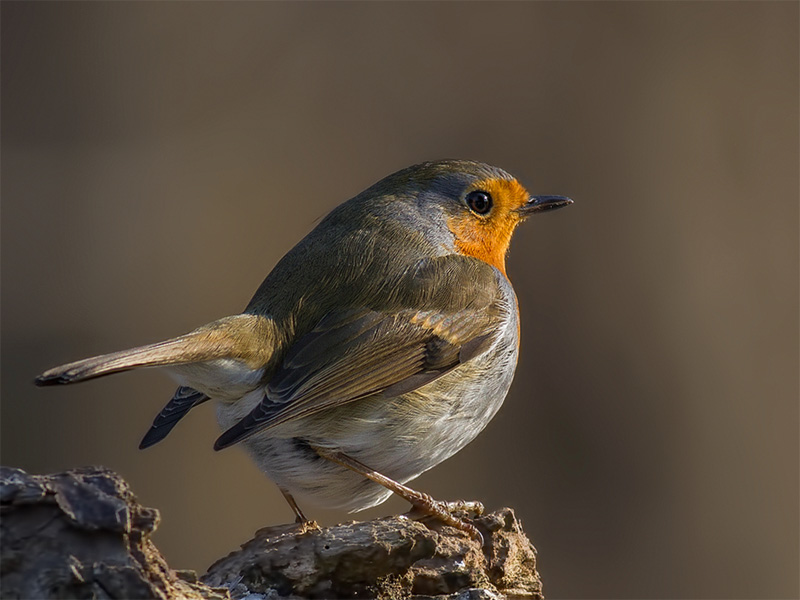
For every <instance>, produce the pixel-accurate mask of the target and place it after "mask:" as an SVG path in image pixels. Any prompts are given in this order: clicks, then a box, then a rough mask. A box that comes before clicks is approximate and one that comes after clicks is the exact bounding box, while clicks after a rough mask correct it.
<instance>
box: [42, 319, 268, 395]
mask: <svg viewBox="0 0 800 600" xmlns="http://www.w3.org/2000/svg"><path fill="white" fill-rule="evenodd" d="M275 338H276V336H275V328H274V324H273V322H272V321H271V320H270V319H267V318H265V317H260V316H256V315H247V314H245V315H236V316H233V317H226V318H224V319H220V320H219V321H214V322H213V323H209V324H208V325H204V326H203V327H200V328H199V329H196V330H195V331H192V332H191V333H187V334H186V335H182V336H180V337H176V338H173V339H171V340H165V341H163V342H156V343H155V344H149V345H147V346H140V347H138V348H131V349H130V350H121V351H120V352H113V353H111V354H104V355H102V356H95V357H93V358H86V359H84V360H79V361H77V362H73V363H69V364H66V365H61V366H60V367H54V368H52V369H49V370H47V371H45V372H44V373H42V374H41V375H39V376H38V377H37V378H36V380H35V383H36V385H40V386H44V385H57V384H65V383H77V382H79V381H85V380H87V379H94V378H95V377H103V376H104V375H111V374H112V373H120V372H122V371H129V370H131V369H136V368H138V367H162V366H166V365H181V364H188V363H197V362H205V361H209V360H214V359H218V358H233V359H239V360H241V361H242V362H244V363H245V364H247V365H248V366H251V367H253V368H259V367H263V366H265V365H267V364H268V363H269V361H270V358H271V356H272V354H273V349H274V348H275V341H276V339H275Z"/></svg>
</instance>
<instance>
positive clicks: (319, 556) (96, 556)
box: [0, 467, 543, 600]
mask: <svg viewBox="0 0 800 600" xmlns="http://www.w3.org/2000/svg"><path fill="white" fill-rule="evenodd" d="M0 511H1V512H0V514H2V520H1V521H0V533H1V534H2V546H0V577H1V579H0V597H2V598H159V599H168V600H170V599H173V598H174V599H177V598H186V599H190V600H194V599H208V600H222V599H225V598H233V599H239V598H247V599H248V600H278V599H283V598H285V599H292V600H297V599H300V598H386V599H389V598H415V599H416V600H423V599H428V598H433V597H436V598H440V599H441V598H447V599H448V600H456V599H458V600H462V599H463V600H467V599H479V598H500V597H504V596H508V597H514V598H543V595H542V584H541V580H540V579H539V575H538V573H537V571H536V550H535V549H534V548H533V546H532V545H531V543H530V541H528V538H527V537H526V536H525V534H524V533H523V531H522V528H521V526H520V523H519V521H518V520H517V518H516V517H515V515H514V512H513V511H512V510H511V509H508V508H504V509H501V510H499V511H496V512H493V513H490V514H487V515H483V516H480V517H476V518H475V519H474V520H473V522H474V524H475V526H476V527H477V528H478V529H479V530H480V532H481V533H482V534H483V537H484V540H485V542H484V544H483V546H482V547H481V545H480V543H479V542H478V541H476V540H473V539H471V538H469V537H467V536H466V535H465V534H464V533H463V532H461V531H458V530H456V529H453V528H452V527H448V526H445V525H442V524H441V523H439V522H437V521H434V520H432V519H431V520H425V521H415V520H411V519H408V518H406V517H403V516H398V517H387V518H383V519H375V520H372V521H364V522H351V523H345V524H341V525H335V526H333V527H325V528H321V527H317V526H316V525H314V524H305V525H299V524H291V525H281V526H276V527H266V528H264V529H260V530H259V531H257V532H256V534H255V537H254V538H253V539H252V540H250V541H248V542H246V543H245V544H243V545H242V547H241V549H240V550H237V551H235V552H232V553H231V554H230V555H228V556H227V557H225V558H221V559H220V560H218V561H217V562H215V563H214V564H213V565H212V566H211V568H210V569H209V570H208V572H207V573H206V574H205V575H203V576H202V577H201V578H199V579H198V578H197V576H196V575H195V574H194V572H192V571H176V570H173V569H171V568H170V567H169V565H167V563H166V561H165V560H164V558H163V557H162V556H161V554H160V552H159V551H158V549H157V548H156V547H155V546H154V545H153V543H152V542H151V541H150V534H151V533H152V532H153V531H154V530H155V528H156V527H157V526H158V522H159V514H158V511H157V510H155V509H152V508H145V507H143V506H142V505H140V504H139V503H138V502H137V501H136V498H135V497H134V495H133V493H132V492H131V490H130V487H129V486H128V484H127V483H126V482H125V481H124V480H123V479H122V478H121V477H119V476H118V475H117V474H116V473H114V472H112V471H110V470H108V469H104V468H96V467H85V468H80V469H74V470H71V471H66V472H64V473H57V474H54V475H45V476H37V475H29V474H27V473H25V472H24V471H21V470H19V469H13V468H7V467H0Z"/></svg>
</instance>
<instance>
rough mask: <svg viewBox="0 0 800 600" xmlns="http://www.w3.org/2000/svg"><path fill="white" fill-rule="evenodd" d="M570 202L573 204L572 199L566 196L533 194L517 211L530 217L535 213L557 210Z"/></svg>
mask: <svg viewBox="0 0 800 600" xmlns="http://www.w3.org/2000/svg"><path fill="white" fill-rule="evenodd" d="M569 204H572V199H571V198H567V197H566V196H531V199H530V200H528V202H526V203H525V204H523V205H522V206H520V207H519V208H518V209H517V211H518V212H520V213H522V215H524V216H526V217H528V216H530V215H532V214H534V213H540V212H544V211H546V210H555V209H557V208H561V207H562V206H567V205H569Z"/></svg>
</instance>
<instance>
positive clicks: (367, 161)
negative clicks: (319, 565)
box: [2, 2, 800, 598]
mask: <svg viewBox="0 0 800 600" xmlns="http://www.w3.org/2000/svg"><path fill="white" fill-rule="evenodd" d="M442 157H464V158H476V159H480V160H484V161H487V162H490V163H493V164H497V165H499V166H502V167H504V168H506V169H507V170H509V171H511V172H512V173H514V174H516V175H517V176H518V177H519V178H520V179H521V180H522V181H523V183H525V184H527V186H528V188H529V189H530V190H531V191H533V192H537V193H559V194H568V195H570V196H572V197H573V198H575V200H576V203H575V205H574V206H572V207H570V208H569V209H567V210H564V211H560V212H558V213H554V214H548V215H545V216H542V217H538V218H536V219H535V220H533V221H531V222H529V223H528V224H527V225H526V226H525V227H524V228H523V229H522V230H520V232H519V233H518V234H517V236H516V239H515V242H514V244H513V247H512V252H511V256H510V263H509V273H510V277H511V279H512V280H513V281H514V283H515V286H516V289H517V292H518V295H519V299H520V304H521V310H522V319H523V343H522V355H521V360H520V365H519V369H518V373H517V378H516V381H515V383H514V386H513V388H512V391H511V393H510V395H509V397H508V399H507V401H506V404H505V406H504V408H503V410H502V411H501V412H500V414H499V415H498V416H497V418H496V419H495V420H494V421H493V423H492V424H491V425H490V426H489V428H488V429H487V430H486V431H485V433H484V434H483V435H482V436H480V437H479V438H478V440H476V441H475V442H474V443H473V444H472V445H471V446H469V447H468V448H467V449H465V450H464V451H463V452H461V453H460V454H459V455H457V456H456V457H454V458H453V459H451V460H450V461H448V462H447V463H445V464H443V465H441V466H440V467H439V468H436V469H434V470H433V471H431V472H429V473H427V474H426V475H424V476H423V477H421V478H420V479H419V480H417V485H416V486H417V487H419V488H421V489H424V490H426V491H428V492H430V493H432V494H433V495H434V496H436V497H441V498H450V499H456V498H470V499H472V498H480V499H481V500H483V501H484V502H485V503H486V504H487V506H488V507H489V508H497V507H500V506H502V505H510V506H513V507H516V509H517V510H518V512H519V514H520V515H521V516H522V518H523V519H524V522H525V526H526V529H527V531H528V533H529V534H530V536H531V537H532V539H533V541H534V543H535V545H536V546H537V548H538V549H539V552H540V561H541V570H542V573H543V576H544V578H545V586H546V587H545V591H546V593H547V594H548V596H549V597H554V598H555V597H562V598H563V597H593V598H622V597H684V598H689V597H692V598H755V597H759V598H767V597H769V598H788V597H792V598H796V597H797V596H798V594H799V593H800V590H798V564H799V563H800V559H799V558H798V530H799V529H800V525H799V524H798V4H797V3H793V2H786V3H767V2H764V3H746V2H739V3H589V4H583V3H563V4H560V3H559V4H553V3H530V4H526V3H510V4H505V3H502V4H501V3H498V4H495V3H468V4H453V3H443V4H438V3H437V4H417V3H408V4H406V3H403V4H362V3H357V4H349V3H336V4H316V3H299V4H290V3H236V4H230V3H226V4H222V3H219V4H218V3H122V4H119V3H55V4H49V3H8V2H4V3H3V4H2V462H3V464H6V465H13V466H18V467H22V468H24V469H27V470H30V471H32V472H37V473H42V472H52V471H57V470H60V469H66V468H70V467H75V466H79V465H85V464H103V465H106V466H108V467H111V468H113V469H116V470H118V471H119V472H120V473H122V474H123V475H124V476H125V477H127V478H128V479H129V480H130V482H131V483H132V485H133V489H134V490H135V492H136V493H137V494H138V496H139V498H140V500H141V501H142V502H143V503H144V504H146V505H149V506H155V507H158V508H159V509H160V510H161V512H162V517H163V522H162V525H161V527H160V529H159V531H158V532H157V535H156V543H157V544H158V545H159V547H160V548H161V549H162V550H163V551H164V552H165V554H166V556H167V558H168V559H169V560H170V561H171V563H172V564H173V566H175V567H183V568H195V569H199V570H205V568H206V567H207V566H208V565H209V564H210V562H211V561H212V560H213V559H215V558H217V557H219V556H222V555H223V554H225V553H226V552H228V551H230V550H232V549H234V548H235V547H236V546H237V544H239V543H240V542H243V541H244V540H246V539H248V538H249V536H250V535H251V534H252V533H253V531H254V530H255V529H257V528H258V527H261V526H264V525H269V524H276V523H281V522H287V521H289V520H290V519H291V517H292V515H291V512H290V510H289V508H288V506H287V505H286V504H285V503H284V501H283V499H282V498H281V496H280V494H279V492H278V490H277V489H276V488H275V487H274V486H273V485H272V484H271V483H270V482H269V481H267V480H266V479H265V478H264V477H262V476H261V475H260V474H259V473H258V472H257V471H256V469H255V467H254V466H253V465H251V464H250V462H249V461H248V459H247V458H246V457H245V455H244V453H242V452H241V451H240V450H238V449H231V450H228V451H225V452H220V453H215V452H213V451H212V449H211V445H212V443H213V441H214V439H215V437H216V435H217V427H216V424H215V421H214V414H213V412H214V411H213V409H212V407H211V406H210V405H209V406H202V407H200V408H199V409H198V410H196V411H194V412H193V413H192V414H191V415H190V416H189V417H188V418H187V419H186V420H185V421H184V422H182V423H181V424H180V425H179V426H178V427H177V428H176V430H175V431H174V432H173V434H172V435H171V436H170V437H169V438H168V439H167V440H166V441H165V442H163V443H162V444H160V445H158V446H156V447H154V448H152V449H150V450H148V451H145V452H140V451H138V450H137V445H138V442H139V440H140V438H141V436H142V435H143V434H144V433H145V431H146V430H147V428H148V426H149V425H150V422H151V420H152V418H153V417H154V416H155V415H156V413H157V412H158V411H159V410H160V409H161V407H162V405H163V404H164V403H165V402H166V401H167V400H168V399H169V397H170V395H171V393H172V392H173V390H174V387H175V386H174V384H173V383H172V382H171V381H169V380H168V379H167V378H166V377H164V376H163V375H162V374H160V373H157V372H139V373H127V374H123V375H119V376H116V377H112V378H107V379H103V380H99V381H95V382H91V383H87V384H84V385H80V386H76V387H72V388H59V389H36V388H34V387H33V385H32V384H31V381H32V379H33V377H34V376H35V375H36V374H37V373H38V372H40V371H41V370H43V369H45V368H47V367H50V366H53V365H55V364H58V363H62V362H67V361H70V360H73V359H77V358H83V357H85V356H88V355H92V354H97V353H102V352H107V351H111V350H116V349H120V348H124V347H129V346H133V345H138V344H141V343H144V342H150V341H155V340H158V339H161V338H164V337H169V336H173V335H176V334H178V333H182V332H184V331H187V330H189V329H192V328H194V327H195V326H197V325H200V324H202V323H205V322H207V321H210V320H212V319H215V318H217V317H221V316H224V315H227V314H232V313H236V312H239V311H240V310H241V309H242V308H243V307H244V306H245V304H246V303H247V301H248V300H249V298H250V296H251V294H252V293H253V292H254V290H255V289H256V287H257V286H258V284H259V283H260V282H261V280H262V278H263V277H264V276H265V275H266V273H267V272H268V271H269V270H270V269H271V268H272V266H273V265H274V264H275V262H276V261H277V260H278V259H279V258H280V257H281V256H282V255H283V253H285V252H286V251H287V250H288V249H289V248H290V247H291V246H292V245H293V244H294V243H296V242H297V241H298V240H299V239H300V238H301V237H302V236H303V235H304V234H305V233H307V232H308V231H309V230H310V229H311V228H312V227H313V226H314V224H315V223H316V222H317V220H318V219H319V218H320V217H321V216H322V215H324V214H325V213H327V212H328V211H329V210H330V209H332V208H333V207H334V206H335V205H336V204H338V203H339V202H341V201H344V200H346V199H347V198H349V197H351V196H352V195H354V194H356V193H357V192H359V191H361V190H362V189H363V188H365V187H366V186H368V185H370V184H371V183H373V182H374V181H376V180H377V179H379V178H381V177H383V176H384V175H386V174H388V173H390V172H393V171H395V170H397V169H399V168H401V167H404V166H406V165H409V164H412V163H415V162H419V161H422V160H427V159H434V158H442ZM405 509H406V505H405V504H404V503H403V502H400V501H397V500H392V501H390V502H389V503H387V504H385V505H383V506H381V507H378V508H377V509H375V510H372V511H369V512H367V513H363V517H370V516H376V515H382V514H387V513H392V512H398V511H403V510H405ZM307 511H308V512H309V513H310V514H311V515H312V516H313V517H317V518H319V519H320V520H321V521H323V522H326V523H331V522H335V521H340V520H345V519H348V518H351V517H349V516H348V515H345V514H342V513H335V512H322V511H314V510H313V509H312V508H308V509H307ZM359 518H361V516H359Z"/></svg>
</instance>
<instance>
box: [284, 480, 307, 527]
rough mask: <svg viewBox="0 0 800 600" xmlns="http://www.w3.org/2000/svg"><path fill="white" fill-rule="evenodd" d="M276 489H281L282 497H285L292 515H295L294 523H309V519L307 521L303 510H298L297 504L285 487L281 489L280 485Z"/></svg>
mask: <svg viewBox="0 0 800 600" xmlns="http://www.w3.org/2000/svg"><path fill="white" fill-rule="evenodd" d="M278 489H279V490H280V491H281V494H283V497H284V498H286V501H287V502H288V503H289V506H291V507H292V510H293V511H294V515H295V519H294V522H295V523H310V522H311V521H309V520H308V519H307V518H306V516H305V515H304V514H303V511H302V510H300V507H299V506H297V502H296V501H295V499H294V497H293V496H292V495H291V494H290V493H289V492H287V491H286V490H285V489H283V488H282V487H280V486H279V487H278Z"/></svg>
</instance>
